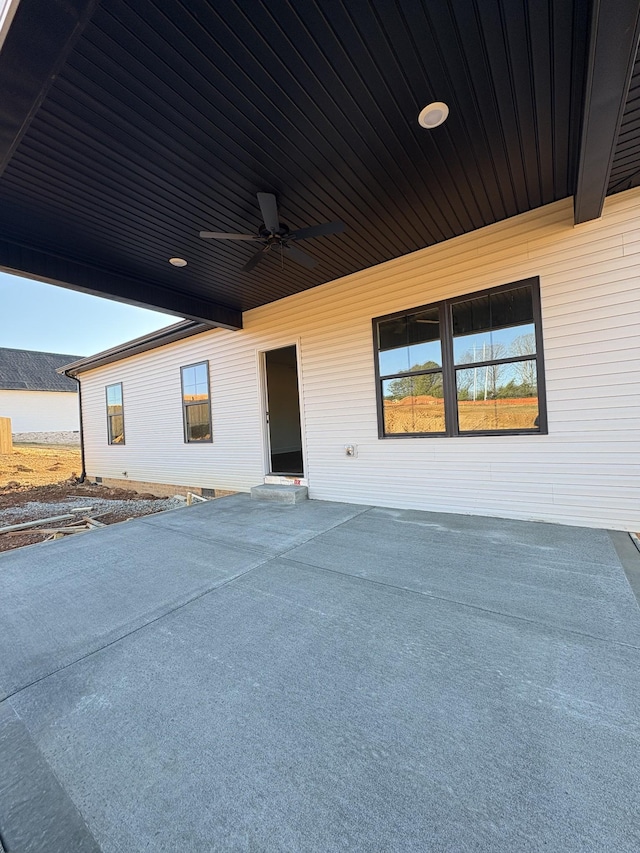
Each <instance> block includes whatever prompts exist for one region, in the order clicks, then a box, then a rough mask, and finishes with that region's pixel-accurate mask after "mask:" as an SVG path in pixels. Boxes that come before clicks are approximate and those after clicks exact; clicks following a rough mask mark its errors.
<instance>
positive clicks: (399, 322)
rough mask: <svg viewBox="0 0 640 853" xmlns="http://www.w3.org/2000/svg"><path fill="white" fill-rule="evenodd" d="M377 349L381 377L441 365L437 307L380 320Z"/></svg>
mask: <svg viewBox="0 0 640 853" xmlns="http://www.w3.org/2000/svg"><path fill="white" fill-rule="evenodd" d="M378 350H379V354H378V358H379V368H380V375H381V376H390V375H391V374H394V373H409V372H416V371H420V370H428V369H430V368H434V367H441V366H442V349H441V346H440V311H439V309H438V308H429V309H428V310H426V311H418V312H416V313H414V314H409V315H405V316H404V317H395V318H393V319H392V320H385V321H384V322H382V323H380V324H379V326H378Z"/></svg>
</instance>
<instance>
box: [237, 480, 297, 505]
mask: <svg viewBox="0 0 640 853" xmlns="http://www.w3.org/2000/svg"><path fill="white" fill-rule="evenodd" d="M308 497H309V490H308V489H307V487H306V486H276V485H271V484H268V483H266V484H261V485H259V486H254V487H253V488H252V489H251V500H253V501H271V502H272V503H281V504H297V503H300V501H305V500H307V498H308Z"/></svg>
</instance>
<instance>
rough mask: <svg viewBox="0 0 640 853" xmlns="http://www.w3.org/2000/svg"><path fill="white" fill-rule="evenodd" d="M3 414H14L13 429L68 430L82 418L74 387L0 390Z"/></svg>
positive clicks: (0, 406)
mask: <svg viewBox="0 0 640 853" xmlns="http://www.w3.org/2000/svg"><path fill="white" fill-rule="evenodd" d="M0 418H11V431H12V432H67V431H71V432H72V431H73V430H77V429H78V428H79V422H80V411H79V408H78V395H77V394H76V393H75V392H73V391H3V390H0Z"/></svg>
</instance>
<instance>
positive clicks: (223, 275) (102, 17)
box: [0, 0, 640, 325]
mask: <svg viewBox="0 0 640 853" xmlns="http://www.w3.org/2000/svg"><path fill="white" fill-rule="evenodd" d="M617 2H618V0H612V3H613V5H615V4H616V3H617ZM620 2H621V3H622V4H623V5H624V3H625V2H627V3H628V0H620ZM62 5H64V6H65V8H66V10H67V11H68V8H69V6H73V7H74V10H75V12H74V14H75V15H76V17H77V20H75V19H74V21H72V22H71V24H73V26H71V24H69V28H68V32H67V33H62V32H58V31H57V30H56V27H58V29H60V28H61V26H62V25H61V24H60V18H57V19H56V17H55V16H56V15H59V14H60V12H59V8H60V7H61V6H62ZM592 6H593V3H592V0H546V2H544V0H426V2H424V0H395V2H392V0H346V2H340V0H305V2H299V3H295V2H285V0H271V2H258V0H237V2H232V0H226V2H206V0H184V2H179V0H136V2H132V0H108V2H107V0H104V1H103V2H96V0H93V2H85V0H71V2H66V3H62V0H47V2H44V0H22V2H21V4H20V6H19V7H18V11H17V13H16V18H15V21H14V25H13V27H12V29H11V30H10V31H9V37H8V39H7V43H6V45H5V48H6V50H3V52H2V53H0V87H2V86H3V85H4V86H5V88H6V91H7V92H9V93H10V94H11V95H12V98H11V99H9V100H8V99H6V98H5V99H4V103H5V106H4V107H2V106H0V141H2V144H3V145H4V146H5V149H6V150H5V154H6V156H5V158H4V162H5V164H6V165H5V168H4V171H3V173H2V175H1V177H0V268H5V269H15V270H18V271H21V272H23V273H26V274H31V275H37V276H39V277H41V278H43V279H48V280H52V281H62V282H64V283H66V284H69V285H70V286H74V287H77V288H81V289H85V290H91V291H93V292H105V293H111V294H112V295H115V296H117V297H118V298H123V299H128V300H130V301H133V302H138V303H148V304H155V305H157V306H158V307H161V308H164V309H165V310H169V311H173V312H175V313H177V314H180V315H182V316H191V317H194V318H204V319H207V318H208V319H215V316H214V314H215V311H214V312H213V313H208V311H207V310H206V306H207V305H210V304H211V305H213V306H222V309H224V308H229V309H233V310H234V311H236V312H237V311H244V310H247V309H250V308H253V307H256V306H259V305H261V304H265V303H267V302H271V301H273V300H276V299H279V298H281V297H284V296H287V295H289V294H292V293H295V292H297V291H300V290H304V289H306V288H309V287H313V286H315V285H318V284H320V283H323V282H326V281H329V280H331V279H334V278H337V277H340V276H344V275H346V274H348V273H352V272H355V271H357V270H360V269H363V268H365V267H369V266H372V265H373V264H377V263H380V262H382V261H386V260H389V259H391V258H395V257H398V256H400V255H403V254H405V253H407V252H412V251H414V250H416V249H420V248H423V247H425V246H429V245H432V244H434V243H437V242H440V241H443V240H447V239H449V238H450V237H453V236H455V235H459V234H463V233H465V232H468V231H472V230H474V229H476V228H480V227H482V226H484V225H487V224H489V223H492V222H496V221H498V220H501V219H505V218H507V217H509V216H513V215H514V214H517V213H521V212H523V211H527V210H530V209H532V208H535V207H538V206H540V205H543V204H547V203H549V202H553V201H555V200H557V199H560V198H564V197H566V196H569V195H572V194H573V193H574V191H575V185H576V176H577V172H578V169H579V162H578V161H579V158H580V151H581V147H580V146H581V129H582V128H583V127H584V126H585V121H584V115H585V110H586V109H588V104H589V100H588V93H587V96H585V82H586V81H588V79H589V68H590V65H589V63H590V49H589V44H590V38H591V45H592V46H593V31H594V26H595V24H594V23H593V9H592ZM609 11H610V12H611V13H612V14H613V11H614V10H613V9H612V8H611V7H610V8H609ZM590 21H591V23H590ZM34 33H35V36H34V35H33V34H34ZM48 33H52V35H51V36H49V35H48ZM38 39H40V40H41V41H42V44H43V48H42V51H39V50H38V44H39V41H38ZM56 40H57V41H56ZM52 41H53V43H54V44H56V45H57V47H56V51H57V52H56V51H52V57H51V58H50V59H49V58H46V57H45V58H42V57H43V56H44V54H45V53H46V51H47V50H48V46H49V45H50V44H51V43H52ZM29 45H31V48H29ZM636 48H637V41H636V42H635V43H634V47H633V51H634V52H633V57H632V59H633V58H634V57H635V50H636ZM629 50H631V48H629ZM593 54H594V51H593V50H591V55H592V56H593ZM39 62H40V64H41V65H42V68H40V67H39V65H38V63H39ZM46 62H49V63H50V64H51V66H52V69H53V70H51V69H49V71H47V73H45V71H46V68H45V65H46ZM56 63H57V65H56ZM627 64H629V63H627ZM43 69H44V70H43ZM601 76H602V75H601ZM596 77H597V75H596ZM25 80H26V81H27V82H26V83H24V81H25ZM17 81H20V82H19V83H18V82H17ZM38 81H39V82H38ZM23 83H24V85H23ZM605 83H607V84H608V85H609V88H610V89H615V92H614V94H615V95H616V96H617V97H618V101H619V103H622V102H621V101H620V99H621V98H624V99H626V91H625V92H623V91H622V86H618V85H617V84H616V85H615V86H614V85H613V83H612V81H611V80H609V81H605ZM627 84H628V77H627ZM595 85H596V86H597V85H598V79H596V81H595ZM29 86H31V88H32V90H33V103H32V104H31V111H30V112H28V114H27V110H26V109H25V102H26V101H28V100H29V98H28V97H27V95H28V94H29V93H28V92H27V93H26V94H25V93H24V92H23V89H28V87H29ZM618 89H620V91H619V92H618ZM639 94H640V77H639V76H638V73H637V72H636V75H634V78H633V87H632V96H633V98H634V101H633V103H632V102H631V101H630V102H629V104H628V106H627V112H626V113H625V116H624V124H623V132H624V137H623V138H621V141H620V144H619V145H618V150H617V154H616V163H615V165H614V170H613V172H612V174H611V189H612V190H615V189H617V188H619V181H620V180H621V179H622V178H624V179H625V180H626V181H629V180H630V181H631V182H632V183H637V182H638V172H637V168H638V166H640V117H639V116H640V112H639V107H638V95H639ZM1 96H2V92H1V91H0V101H1V100H2V97H1ZM435 100H437V101H445V102H446V103H447V104H448V105H449V107H450V117H449V119H448V121H447V122H446V123H445V124H444V125H442V126H441V127H439V128H436V129H435V130H432V131H428V130H424V129H422V128H421V127H419V125H418V123H417V115H418V112H419V111H420V109H421V108H422V107H423V106H425V105H426V104H427V103H429V102H430V101H435ZM9 101H10V103H9ZM27 106H28V104H27ZM21 110H23V111H24V112H25V115H24V116H22V115H21ZM21 121H22V124H20V122H21ZM12 127H14V128H15V132H13V131H12ZM12 134H13V135H12ZM584 136H585V134H584V132H583V134H582V141H583V144H584ZM12 139H13V143H12ZM0 154H2V151H0ZM1 162H2V158H1V157H0V163H1ZM609 165H610V164H609ZM625 187H626V185H625ZM257 192H273V193H276V194H277V197H278V200H279V204H280V213H281V217H280V218H281V220H282V221H283V222H285V223H287V224H288V225H289V226H290V227H291V228H292V229H293V228H300V227H304V226H308V225H313V224H315V223H318V222H324V221H327V220H334V219H340V220H342V221H343V222H344V223H345V224H346V226H347V228H346V231H345V232H344V233H343V234H341V235H332V236H328V237H321V238H317V239H314V240H310V241H308V242H306V243H304V244H300V245H301V247H302V246H304V249H305V251H308V253H309V254H311V255H313V257H314V258H315V259H316V260H317V261H318V265H317V267H316V268H315V269H314V270H311V271H309V270H307V269H305V268H304V267H301V266H299V265H297V264H295V263H293V262H291V261H290V260H285V262H284V266H282V265H281V263H280V259H279V257H278V256H276V255H272V256H270V257H267V258H266V260H265V261H264V262H263V263H262V264H261V265H259V266H258V267H257V268H256V269H255V270H254V271H253V272H250V273H244V272H242V271H241V268H242V266H243V264H244V263H245V262H246V261H247V260H248V259H249V257H251V254H252V253H253V252H254V251H255V248H256V247H255V245H254V244H252V243H239V242H218V241H204V240H202V239H200V238H199V236H198V232H199V231H200V230H202V229H205V230H215V231H243V232H244V231H249V232H252V233H253V232H255V231H257V229H258V227H259V225H260V223H261V217H260V213H259V208H258V203H257V199H256V193H257ZM603 193H604V190H603ZM174 256H178V257H182V258H185V259H187V261H188V266H187V267H185V268H182V269H176V268H174V267H172V266H170V265H169V264H168V258H170V257H174ZM188 298H190V300H191V301H189V300H188ZM181 299H184V300H185V301H184V305H182V304H181V302H180V300H181ZM181 309H184V310H181ZM187 309H188V310H187ZM222 313H224V312H222ZM231 313H232V314H233V312H231ZM234 316H235V315H234ZM229 324H230V325H233V322H230V323H229Z"/></svg>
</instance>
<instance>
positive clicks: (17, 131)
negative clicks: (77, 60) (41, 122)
mask: <svg viewBox="0 0 640 853" xmlns="http://www.w3.org/2000/svg"><path fill="white" fill-rule="evenodd" d="M97 4H98V0H21V2H20V3H19V4H18V8H17V10H16V12H15V16H14V18H13V21H12V23H11V26H10V27H9V30H8V32H7V34H6V38H5V41H4V44H3V45H2V51H1V52H0V92H2V99H1V101H0V175H1V174H2V173H3V172H4V170H5V168H6V167H7V165H8V163H9V161H10V160H11V157H12V156H13V153H14V151H15V150H16V148H17V147H18V143H19V142H20V140H21V139H22V137H23V135H24V133H25V131H26V130H27V128H28V127H29V125H30V124H31V121H32V120H33V117H34V116H35V115H36V113H37V111H38V109H39V107H40V105H41V104H42V102H43V100H44V99H45V97H46V95H47V92H48V91H49V89H50V87H51V85H52V84H53V82H54V80H55V79H56V76H57V75H58V73H59V71H60V69H61V68H62V66H63V65H64V63H65V61H66V59H67V57H68V56H69V53H70V51H71V49H72V48H73V46H74V44H75V43H76V40H77V39H78V37H79V36H80V34H81V33H82V31H83V29H84V28H85V26H86V24H87V22H88V21H89V19H90V17H91V15H92V14H93V11H94V9H95V7H96V6H97Z"/></svg>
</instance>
